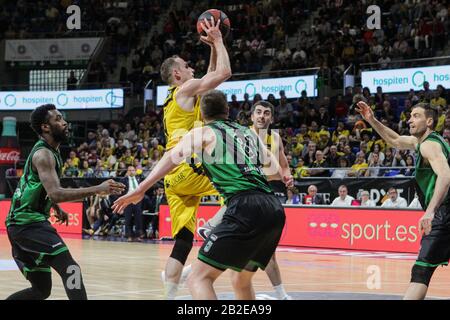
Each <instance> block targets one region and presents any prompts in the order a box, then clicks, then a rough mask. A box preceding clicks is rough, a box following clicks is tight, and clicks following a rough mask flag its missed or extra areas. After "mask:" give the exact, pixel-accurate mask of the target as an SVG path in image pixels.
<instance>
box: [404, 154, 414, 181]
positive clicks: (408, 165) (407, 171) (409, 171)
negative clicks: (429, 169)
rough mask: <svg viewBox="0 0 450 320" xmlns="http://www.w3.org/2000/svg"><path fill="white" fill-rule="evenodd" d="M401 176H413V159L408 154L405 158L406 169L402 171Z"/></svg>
mask: <svg viewBox="0 0 450 320" xmlns="http://www.w3.org/2000/svg"><path fill="white" fill-rule="evenodd" d="M402 174H403V175H405V176H407V177H412V176H414V174H415V167H414V157H413V156H412V155H410V154H408V155H407V156H406V168H405V169H404V170H403V171H402Z"/></svg>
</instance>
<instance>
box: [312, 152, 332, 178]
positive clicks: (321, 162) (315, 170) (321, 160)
mask: <svg viewBox="0 0 450 320" xmlns="http://www.w3.org/2000/svg"><path fill="white" fill-rule="evenodd" d="M315 158H316V160H314V161H313V163H312V164H311V165H310V168H311V169H310V170H308V173H309V175H310V176H312V177H328V176H329V171H328V170H326V169H325V168H328V163H327V161H326V160H325V157H324V156H323V152H322V151H321V150H317V151H316V154H315ZM322 168H323V169H322Z"/></svg>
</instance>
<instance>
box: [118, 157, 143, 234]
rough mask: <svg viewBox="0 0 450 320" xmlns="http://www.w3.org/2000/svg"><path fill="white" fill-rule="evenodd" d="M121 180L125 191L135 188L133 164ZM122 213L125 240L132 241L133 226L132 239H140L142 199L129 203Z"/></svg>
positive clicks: (141, 231) (137, 181)
mask: <svg viewBox="0 0 450 320" xmlns="http://www.w3.org/2000/svg"><path fill="white" fill-rule="evenodd" d="M121 182H122V183H123V184H125V186H126V189H125V191H126V193H131V192H133V191H134V190H135V189H136V188H137V186H138V185H139V180H138V179H137V177H136V169H135V168H134V167H133V166H128V171H127V175H126V177H125V178H123V179H122V181H121ZM123 214H124V216H125V237H126V238H127V241H128V242H132V241H133V226H134V227H135V232H134V240H136V241H142V239H143V237H144V232H143V228H142V201H141V202H139V203H137V204H131V205H129V206H128V207H127V208H126V209H125V210H124V213H123Z"/></svg>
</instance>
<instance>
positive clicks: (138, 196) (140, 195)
mask: <svg viewBox="0 0 450 320" xmlns="http://www.w3.org/2000/svg"><path fill="white" fill-rule="evenodd" d="M144 196H145V192H140V191H138V189H136V190H134V191H133V192H131V193H128V194H126V195H124V196H121V197H120V198H119V199H117V200H116V201H114V204H113V205H112V206H111V209H112V210H113V212H114V213H119V214H122V213H123V210H125V208H126V207H128V205H130V204H132V203H133V204H136V203H139V202H141V201H142V199H144Z"/></svg>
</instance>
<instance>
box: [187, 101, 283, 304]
mask: <svg viewBox="0 0 450 320" xmlns="http://www.w3.org/2000/svg"><path fill="white" fill-rule="evenodd" d="M250 112H251V119H252V122H253V125H252V126H251V129H252V130H254V131H255V133H256V134H257V135H258V136H259V137H260V138H261V140H262V141H263V142H264V143H265V144H266V147H267V149H268V150H269V151H270V152H272V153H273V154H274V155H275V158H277V159H279V163H280V166H281V168H282V170H285V175H289V174H290V168H289V163H288V161H287V158H286V155H285V154H284V145H283V141H282V139H281V137H280V135H279V134H278V133H277V132H276V131H275V130H271V129H270V125H271V124H272V122H273V119H274V106H273V105H272V104H271V103H270V102H267V101H258V102H256V103H255V104H254V105H253V106H252V108H251V111H250ZM270 183H271V187H272V188H273V189H274V190H277V189H278V190H283V189H285V188H284V184H283V183H282V182H281V181H273V180H272V181H270ZM284 192H285V190H284ZM225 210H226V207H225V206H224V207H222V208H221V209H220V210H219V211H218V212H217V213H216V214H215V215H214V216H213V217H212V218H211V219H209V220H208V221H207V222H206V223H205V224H204V225H203V226H202V227H199V228H198V229H197V233H198V235H199V236H200V237H202V238H203V240H205V239H206V238H207V237H208V235H209V233H210V232H211V231H212V230H213V229H214V228H215V226H217V225H218V224H219V223H220V222H221V221H222V217H223V214H224V213H225ZM188 267H189V266H188ZM188 267H185V268H188ZM183 271H184V270H183ZM264 271H265V272H266V274H267V276H268V277H269V280H270V282H271V283H272V286H273V288H274V290H275V294H276V296H277V298H278V299H279V300H292V297H291V296H290V295H289V294H288V293H287V292H286V290H285V288H284V286H283V283H282V279H281V272H280V267H279V266H278V263H277V260H276V255H275V253H274V254H273V256H272V259H270V262H269V264H268V265H267V267H266V269H265V270H264Z"/></svg>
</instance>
